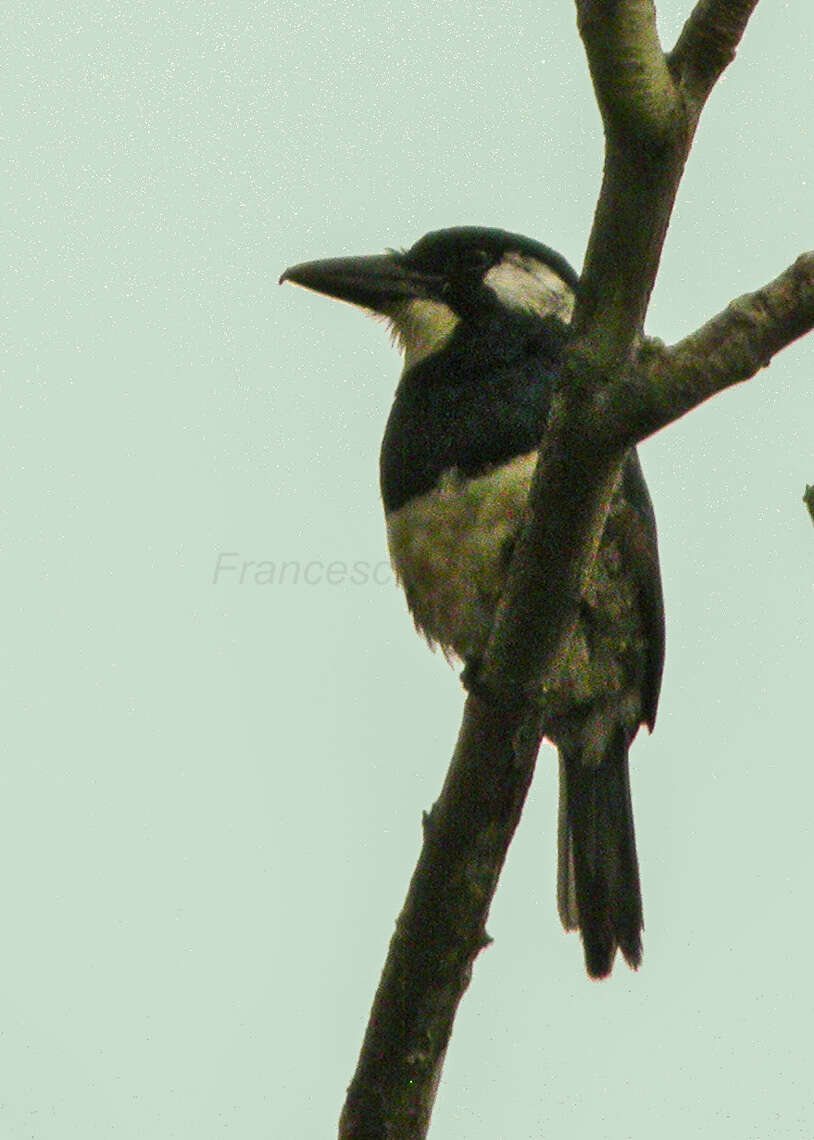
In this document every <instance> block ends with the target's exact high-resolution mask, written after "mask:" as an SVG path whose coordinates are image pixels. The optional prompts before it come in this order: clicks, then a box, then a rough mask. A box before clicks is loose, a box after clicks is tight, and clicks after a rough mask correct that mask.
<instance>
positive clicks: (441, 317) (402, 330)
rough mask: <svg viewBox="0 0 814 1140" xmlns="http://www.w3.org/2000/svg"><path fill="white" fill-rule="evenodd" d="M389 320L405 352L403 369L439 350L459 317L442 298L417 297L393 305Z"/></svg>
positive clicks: (453, 329)
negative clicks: (434, 299)
mask: <svg viewBox="0 0 814 1140" xmlns="http://www.w3.org/2000/svg"><path fill="white" fill-rule="evenodd" d="M388 320H389V321H390V325H391V327H392V329H393V333H394V335H395V337H396V340H397V341H398V343H399V347H400V348H401V350H402V351H403V353H404V369H405V371H406V370H407V369H408V368H412V367H413V365H415V364H418V363H419V361H421V360H424V359H425V358H426V357H428V356H432V354H433V353H434V352H439V351H440V350H441V349H442V348H443V347H444V345H445V344H446V343H447V341H448V340H449V339H450V337H451V336H452V334H453V333H454V332H455V328H456V326H457V324H458V322H459V320H460V318H459V317H458V316H456V314H455V313H454V312H453V311H452V309H450V307H449V305H445V304H444V303H443V301H430V300H424V299H423V298H417V299H415V300H412V301H404V302H403V303H401V304H399V305H395V306H394V307H393V309H392V310H391V312H390V313H389V314H388Z"/></svg>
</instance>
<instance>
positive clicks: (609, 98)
mask: <svg viewBox="0 0 814 1140" xmlns="http://www.w3.org/2000/svg"><path fill="white" fill-rule="evenodd" d="M755 3H756V0H740V2H738V0H701V3H699V4H698V6H697V7H696V9H695V11H694V12H693V14H692V16H691V17H690V19H689V21H688V23H687V26H686V27H685V29H684V32H683V33H682V36H681V39H680V40H679V43H678V45H677V46H676V49H675V51H674V52H673V54H672V55H671V56H670V57H668V58H665V57H664V55H663V53H662V51H661V48H660V46H659V42H658V36H657V32H656V24H655V11H654V8H653V4H652V2H651V0H577V12H578V20H579V27H580V32H581V34H582V37H583V40H584V43H585V49H586V53H587V56H588V61H589V66H590V69H591V76H592V78H593V82H594V86H595V89H596V94H597V100H598V103H599V106H600V110H601V113H602V118H603V122H604V125H605V135H606V156H605V171H604V177H603V185H602V191H601V195H600V200H599V203H598V206H597V211H596V216H595V219H594V225H593V229H592V233H591V238H590V242H589V245H588V251H587V254H586V259H585V265H584V269H583V275H582V281H581V287H580V295H579V298H578V302H577V307H576V312H575V315H574V337H573V340H572V342H571V343H570V344H569V346H568V348H567V350H566V355H565V358H564V360H563V364H562V382H561V385H560V389H559V391H558V394H557V397H556V399H555V401H554V405H553V409H552V415H551V419H550V423H549V425H548V430H547V433H546V436H545V439H544V440H543V443H542V446H541V449H540V461H539V463H538V469H537V473H536V475H535V481H534V486H533V488H532V493H531V500H530V505H531V508H532V511H533V520H532V522H531V523H530V524H529V526H527V527H526V529H525V531H524V534H523V536H522V539H521V541H520V543H519V545H518V549H517V551H516V553H515V556H514V558H513V560H512V567H511V573H510V576H509V582H508V586H507V590H506V594H505V597H504V603H503V605H502V607H501V612H500V614H499V616H498V620H497V623H496V627H495V630H494V631H493V635H492V639H491V641H490V645H489V647H488V650H487V654H486V658H485V661H484V665H483V670H482V673H481V675H480V677H479V678H478V680H479V688H478V694H479V695H477V696H476V695H470V696H469V698H468V699H467V702H466V707H465V712H464V720H463V724H462V727H461V732H460V736H459V739H458V744H457V746H456V751H455V756H454V758H453V763H452V765H451V767H450V771H449V774H448V776H447V780H446V783H445V785H444V789H443V791H442V793H441V796H440V798H439V800H438V802H437V803H436V805H435V807H434V808H433V811H432V812H431V813H430V815H429V817H428V818H427V821H426V825H425V835H424V846H423V849H422V854H421V858H420V860H419V864H418V866H417V868H416V871H415V874H414V876H413V879H412V882H411V884H410V889H409V892H408V896H407V899H406V901H405V905H404V909H403V911H402V914H401V916H400V917H399V919H398V922H397V924H396V931H395V934H394V936H393V939H392V941H391V944H390V949H389V953H388V958H387V962H386V964H385V968H384V971H383V974H382V979H381V982H380V985H379V990H378V993H377V995H376V999H375V1002H374V1005H373V1010H372V1013H371V1018H370V1023H369V1025H368V1029H367V1033H366V1035H365V1041H364V1044H363V1047H362V1052H361V1055H360V1058H359V1064H358V1067H357V1071H356V1074H355V1076H354V1078H353V1081H352V1083H351V1085H350V1088H349V1090H348V1098H347V1101H346V1104H345V1108H344V1110H343V1113H342V1119H341V1122H340V1140H421V1138H423V1137H424V1136H425V1135H426V1131H427V1128H428V1125H429V1118H430V1113H431V1110H432V1104H433V1100H434V1097H435V1092H436V1089H437V1086H438V1081H439V1078H440V1073H441V1066H442V1065H443V1060H444V1054H445V1050H446V1047H447V1043H448V1041H449V1036H450V1033H451V1029H452V1023H453V1019H454V1016H455V1012H456V1010H457V1007H458V1003H459V1002H460V999H461V997H462V995H463V993H464V992H465V990H466V987H467V985H468V983H469V979H470V975H471V970H472V964H473V962H474V959H475V957H476V955H477V953H478V951H479V949H480V948H481V947H482V946H483V945H484V944H485V942H486V941H487V938H486V933H485V924H486V919H487V916H488V912H489V907H490V904H491V900H492V896H493V894H494V890H495V888H496V885H497V880H498V876H499V874H500V870H501V868H502V865H503V861H504V859H505V856H506V851H507V849H508V844H509V842H510V841H511V837H512V835H513V833H514V829H515V827H516V825H517V822H518V820H519V816H520V812H521V810H522V806H523V802H524V800H525V795H526V791H527V789H528V786H529V783H530V780H531V775H532V771H533V767H534V759H535V756H536V752H537V747H538V745H539V742H540V739H541V735H542V731H543V727H544V726H543V724H542V721H541V715H540V713H539V711H537V710H535V709H534V708H533V707H532V706H531V705H529V704H526V703H525V702H524V700H523V694H525V693H527V692H528V691H529V690H530V688H532V687H536V686H537V685H539V682H540V679H541V678H544V677H545V676H546V674H547V673H548V672H549V670H550V669H551V667H552V665H553V664H555V663H556V660H557V658H558V657H559V654H560V653H561V652H562V650H563V647H564V646H565V645H566V643H567V639H568V636H569V633H570V629H571V621H572V618H573V615H574V613H575V612H576V607H577V606H578V604H579V598H580V594H581V589H580V587H581V583H582V581H583V576H584V574H585V572H586V569H587V568H589V567H590V564H591V561H592V558H593V556H594V552H595V549H596V544H597V542H598V537H599V535H600V533H601V530H602V527H603V525H604V519H605V515H606V512H607V506H608V503H609V500H610V495H611V493H612V489H613V486H614V482H615V480H616V478H617V475H618V471H619V465H620V463H621V460H622V457H623V455H624V452H625V449H626V448H627V447H628V446H629V444H630V442H631V441H632V440H633V439H638V438H641V437H642V435H644V434H646V433H647V431H650V430H654V426H653V425H655V426H661V424H662V423H666V422H669V420H670V419H672V418H677V417H678V416H679V415H680V414H682V410H683V411H686V410H687V408H689V407H692V406H694V404H695V403H699V402H700V401H701V400H702V399H705V398H706V396H707V395H709V394H711V391H713V390H714V391H718V390H720V389H722V388H723V387H726V385H727V384H728V383H735V382H737V381H738V380H741V379H744V378H745V377H746V376H748V375H752V374H753V373H754V372H755V371H756V370H757V369H758V368H759V367H760V366H761V365H762V364H765V363H766V362H767V361H768V359H769V358H770V356H771V355H772V354H773V352H776V351H778V349H779V348H781V347H782V346H783V345H784V344H787V343H789V341H790V340H792V339H793V338H794V337H795V336H799V335H800V334H801V333H802V332H803V331H805V329H806V328H810V327H811V323H812V322H811V311H810V306H811V289H812V285H811V268H812V267H811V264H810V260H806V259H800V261H798V262H797V263H796V265H795V266H793V267H792V269H791V270H789V271H787V274H784V275H782V276H781V277H780V278H778V280H777V281H776V282H773V283H772V284H771V285H769V286H767V287H766V289H764V290H761V291H759V292H758V293H757V294H753V295H752V297H751V298H746V299H744V298H742V299H741V301H740V302H736V303H735V305H734V307H730V309H729V310H727V311H726V312H725V313H723V314H721V315H720V316H719V317H716V318H714V320H713V321H711V322H710V323H709V324H708V325H706V326H704V328H703V329H700V330H699V331H698V332H697V333H695V334H693V336H692V337H688V338H687V339H686V340H685V341H682V342H681V344H679V345H676V346H675V347H674V348H673V349H669V350H668V349H661V348H659V347H658V346H656V345H655V344H654V342H647V343H646V346H645V347H644V348H642V349H641V350H640V351H639V352H638V353H637V351H636V349H637V346H638V345H639V343H640V340H641V329H642V326H643V321H644V316H645V313H646V311H647V304H648V301H649V297H650V292H651V290H652V287H653V282H654V280H655V275H656V270H657V267H658V263H659V259H660V256H661V249H662V244H663V241H664V235H665V233H666V230H667V225H668V222H669V218H670V213H671V210H672V206H673V201H674V199H675V194H676V191H677V188H678V184H679V182H680V179H681V174H682V171H683V168H684V164H685V162H686V158H687V154H688V153H689V147H690V144H691V141H692V137H693V134H694V131H695V127H696V125H697V121H698V116H699V115H700V112H701V109H702V106H703V103H704V100H705V98H706V96H707V95H708V93H709V91H710V90H711V88H712V86H713V84H714V82H715V78H717V76H718V75H719V74H720V72H721V71H722V70H723V68H724V67H725V66H726V64H727V63H728V62H729V60H730V59H731V58H732V55H733V53H734V50H735V48H736V46H737V43H738V41H739V39H740V36H741V34H742V33H743V30H744V28H745V26H746V21H747V19H748V16H749V14H750V13H751V11H752V9H753V8H754V6H755ZM789 274H790V275H791V276H790V277H789ZM651 386H652V388H653V389H654V392H653V393H651V391H650V387H651ZM639 402H641V405H642V407H643V408H644V411H640V410H639V407H638V404H639ZM679 407H680V408H681V409H682V410H676V408H679ZM654 408H655V410H654ZM599 413H601V414H599ZM628 416H631V417H632V422H634V423H635V425H636V427H635V430H633V429H631V427H630V422H629V421H628V418H627V417H628ZM648 425H650V426H648ZM486 694H489V695H490V696H489V697H488V698H487V696H486Z"/></svg>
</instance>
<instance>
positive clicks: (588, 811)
mask: <svg viewBox="0 0 814 1140" xmlns="http://www.w3.org/2000/svg"><path fill="white" fill-rule="evenodd" d="M627 750H628V741H627V738H626V736H625V734H624V732H623V730H622V729H621V727H617V729H616V731H614V732H613V733H612V734H611V738H610V740H609V742H608V745H607V747H606V748H605V749H604V755H603V758H602V760H601V762H600V763H598V764H593V765H591V764H586V763H585V762H584V759H583V754H582V751H581V750H580V749H578V748H571V749H563V748H561V750H560V819H559V868H558V875H557V903H558V907H559V912H560V918H561V920H562V923H563V926H564V927H565V928H566V930H575V929H579V931H580V933H581V934H582V942H583V947H584V950H585V965H586V968H587V970H588V973H589V974H590V976H591V977H592V978H604V977H606V976H607V975H608V974H609V973H610V972H611V968H612V966H613V960H614V958H615V956H616V950H617V948H618V949H619V950H621V951H622V954H623V956H624V958H625V960H626V961H627V963H628V965H629V966H632V967H633V969H636V968H637V967H638V966H639V964H640V963H641V960H642V937H641V932H642V929H643V925H644V923H643V919H642V896H641V888H640V886H639V865H638V860H637V858H636V840H635V835H634V831H633V808H632V805H631V800H630V781H629V778H628V759H627Z"/></svg>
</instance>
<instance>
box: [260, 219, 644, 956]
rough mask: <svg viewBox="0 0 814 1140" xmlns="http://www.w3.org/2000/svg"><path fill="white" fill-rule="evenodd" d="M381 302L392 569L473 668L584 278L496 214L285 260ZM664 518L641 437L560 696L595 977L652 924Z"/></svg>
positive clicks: (551, 714) (374, 308)
mask: <svg viewBox="0 0 814 1140" xmlns="http://www.w3.org/2000/svg"><path fill="white" fill-rule="evenodd" d="M280 282H281V283H282V282H291V283H292V284H295V285H299V286H302V287H304V288H306V289H309V290H312V291H315V292H317V293H321V294H324V295H326V296H328V297H330V298H333V299H336V300H340V301H345V302H347V303H349V304H351V305H354V306H357V307H359V308H361V309H362V310H365V311H367V312H368V313H369V314H371V315H373V316H375V317H379V318H384V319H385V320H386V322H387V323H388V325H389V326H390V329H391V332H392V334H393V336H394V339H395V341H396V342H397V344H398V347H399V348H400V350H401V352H402V355H403V369H402V373H401V377H400V380H399V382H398V386H397V389H396V393H395V398H394V401H393V405H392V408H391V411H390V415H389V418H388V420H387V425H386V428H385V432H384V438H383V441H382V445H381V452H380V464H379V476H380V490H381V497H382V500H383V505H384V512H385V519H386V526H387V540H388V546H389V551H390V557H391V561H392V564H393V567H394V570H395V573H396V576H397V578H398V580H399V582H400V584H401V585H402V587H403V589H404V592H405V594H406V599H407V605H408V607H409V610H410V612H411V614H412V617H413V619H414V622H415V625H416V627H417V629H418V630H419V632H420V633H422V634H423V635H424V637H425V638H426V640H427V641H428V642H429V643H430V645H431V646H438V647H440V648H441V649H442V650H443V652H444V653H445V654H446V655H447V657H448V658H450V659H452V660H454V659H458V660H460V661H461V662H463V663H464V665H465V666H466V669H465V671H464V672H465V674H466V672H467V671H469V670H474V671H475V672H474V675H475V676H477V666H478V663H479V661H480V659H481V658H482V655H483V653H484V650H485V646H486V643H487V641H488V638H489V635H490V632H491V629H492V625H493V622H494V618H495V613H496V610H497V607H498V604H499V601H500V598H501V596H502V592H503V589H504V587H505V583H506V579H507V575H508V571H509V566H510V563H511V557H512V552H513V549H514V546H515V544H516V541H517V538H518V535H519V532H520V530H521V528H522V526H523V525H524V523H525V521H526V519H527V517H528V495H529V488H530V485H531V479H532V475H533V472H534V468H535V464H536V460H537V453H538V450H539V446H540V441H541V440H542V439H543V437H544V435H545V432H546V426H547V418H548V415H549V410H550V407H551V402H552V396H553V393H554V391H555V388H556V384H557V382H558V377H559V373H558V362H559V361H560V359H561V356H562V352H563V349H564V347H565V346H566V344H567V343H568V338H569V330H570V322H571V317H572V314H573V311H574V305H575V302H576V298H577V294H578V290H579V277H578V275H577V273H576V272H575V271H574V269H573V268H572V267H571V265H570V264H569V263H568V261H567V260H566V259H565V258H564V257H563V256H561V255H560V254H559V253H557V252H556V251H554V250H553V249H551V248H549V247H548V246H546V245H543V244H542V243H540V242H538V241H535V240H534V239H532V238H527V237H523V236H522V235H520V234H514V233H510V232H507V231H505V230H501V229H494V228H489V227H484V226H456V227H453V228H449V229H443V230H436V231H433V232H431V233H428V234H426V235H425V236H424V237H422V238H421V239H420V240H419V241H417V242H416V243H415V244H414V245H412V246H411V247H410V248H408V249H402V250H396V249H389V250H387V251H386V252H385V253H384V254H380V255H372V256H362V257H340V258H330V259H327V260H318V261H308V262H303V263H301V264H298V265H294V266H292V267H291V268H289V269H286V270H285V272H284V273H283V274H282V276H281V277H280ZM664 642H665V632H664V603H663V596H662V586H661V575H660V568H659V557H658V544H657V534H656V522H655V515H654V512H653V506H652V503H651V500H650V495H649V492H648V488H647V484H646V482H645V479H644V475H643V473H642V469H641V465H640V462H639V459H638V456H637V453H636V451H635V449H631V450H629V451H628V452H627V453H626V455H625V457H624V462H623V464H622V468H621V473H620V476H619V479H618V484H617V486H616V488H615V490H614V493H613V497H612V501H611V505H610V508H609V511H608V515H607V519H606V521H605V525H604V531H603V534H602V537H601V540H600V543H599V547H598V551H597V554H596V557H595V561H594V564H593V568H592V570H591V572H590V575H589V577H588V579H587V581H586V584H585V586H584V589H583V593H582V598H581V601H580V607H579V618H578V621H577V626H576V630H575V632H574V634H573V636H572V639H571V643H570V647H569V651H568V655H567V658H568V661H567V665H566V667H565V676H564V680H565V682H567V683H564V684H563V685H562V699H561V701H560V702H559V704H558V702H557V700H556V699H555V700H554V701H553V703H550V704H549V705H547V706H546V735H547V736H548V738H549V740H551V741H552V743H553V744H554V745H555V747H556V748H557V751H558V754H559V809H558V870H557V906H558V911H559V915H560V919H561V921H562V924H563V926H564V928H565V929H566V931H568V930H577V929H578V930H579V931H580V934H581V938H582V943H583V950H584V958H585V967H586V970H587V973H588V975H589V976H590V977H591V978H604V977H606V976H607V975H608V974H610V972H611V970H612V967H613V963H614V959H615V956H616V952H617V950H619V951H621V954H622V956H623V957H624V959H625V960H626V962H627V963H628V965H629V966H630V967H631V968H633V969H637V968H638V967H639V965H640V963H641V959H642V931H643V928H644V921H643V911H642V896H641V886H640V877H639V866H638V858H637V853H636V842H635V834H634V824H633V809H632V801H631V790H630V779H629V767H628V750H629V748H630V745H631V743H632V741H633V738H634V737H635V736H636V734H637V732H638V730H639V728H640V727H641V726H642V725H646V726H647V728H648V729H649V731H651V732H652V731H653V728H654V725H655V720H656V711H657V706H658V700H659V693H660V689H661V679H662V671H663V667H664Z"/></svg>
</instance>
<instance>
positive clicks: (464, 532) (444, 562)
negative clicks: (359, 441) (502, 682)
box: [387, 451, 537, 659]
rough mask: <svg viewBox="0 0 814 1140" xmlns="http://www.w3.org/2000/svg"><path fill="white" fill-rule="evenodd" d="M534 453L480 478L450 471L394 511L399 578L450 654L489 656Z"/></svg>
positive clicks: (427, 629) (391, 524)
mask: <svg viewBox="0 0 814 1140" xmlns="http://www.w3.org/2000/svg"><path fill="white" fill-rule="evenodd" d="M536 460H537V453H536V451H530V452H528V453H527V454H525V455H521V456H518V457H516V458H514V459H511V460H509V461H508V462H505V463H502V464H500V465H498V466H496V467H495V468H493V469H491V470H489V471H487V472H485V473H483V474H481V475H477V476H475V477H473V478H467V477H466V476H464V475H462V474H460V472H459V471H457V470H456V469H452V470H448V471H446V472H445V473H444V474H443V475H442V476H441V478H440V479H439V480H438V482H437V483H436V485H435V486H434V487H433V488H432V489H431V490H430V491H428V492H426V493H425V494H422V495H418V496H416V497H414V498H412V499H410V500H409V501H408V502H407V503H405V504H404V505H402V506H400V507H399V508H397V509H396V510H393V511H390V512H388V514H387V538H388V545H389V547H390V556H391V558H392V561H393V566H394V568H395V570H396V573H397V575H398V577H399V579H400V581H401V583H402V585H403V586H404V591H405V593H406V595H407V601H408V604H409V606H410V610H411V612H412V614H413V617H414V618H415V622H416V625H417V626H418V627H419V629H420V630H421V631H422V633H424V635H425V636H426V637H427V639H428V640H429V641H431V642H435V643H437V644H439V645H440V646H441V647H442V648H443V650H444V651H445V652H446V653H448V654H455V655H456V656H458V657H460V658H464V659H465V658H469V657H472V656H474V655H477V654H479V653H480V652H482V650H483V648H484V645H485V642H486V638H487V637H488V634H489V631H490V629H491V626H492V620H493V617H494V612H495V607H496V606H497V603H498V600H499V598H500V595H501V593H502V591H503V587H504V583H505V579H506V571H507V567H508V563H509V559H510V557H511V549H512V545H513V542H514V539H515V536H516V535H517V532H518V530H519V529H520V527H521V526H522V524H523V522H524V520H525V516H526V509H527V502H528V493H529V487H530V485H531V478H532V475H533V473H534V467H535V463H536Z"/></svg>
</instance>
